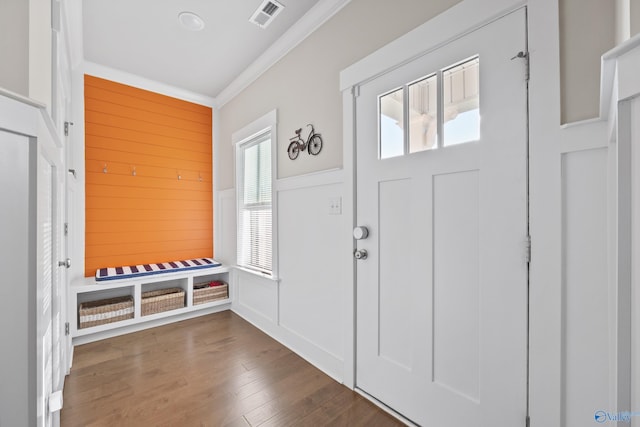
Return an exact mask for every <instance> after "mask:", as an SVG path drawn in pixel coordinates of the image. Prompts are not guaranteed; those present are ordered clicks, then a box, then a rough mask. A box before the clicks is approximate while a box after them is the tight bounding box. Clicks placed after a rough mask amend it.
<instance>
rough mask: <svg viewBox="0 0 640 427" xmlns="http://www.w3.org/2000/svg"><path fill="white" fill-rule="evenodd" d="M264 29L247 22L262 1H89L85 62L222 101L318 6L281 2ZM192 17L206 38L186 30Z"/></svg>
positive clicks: (298, 0)
mask: <svg viewBox="0 0 640 427" xmlns="http://www.w3.org/2000/svg"><path fill="white" fill-rule="evenodd" d="M278 1H279V2H280V3H281V4H283V5H284V9H283V10H282V12H281V13H280V14H279V15H278V16H277V17H276V18H275V19H274V20H273V22H272V23H271V24H270V25H269V26H268V27H267V28H266V29H261V28H260V27H258V26H257V25H255V24H252V23H250V22H249V18H250V17H251V15H252V14H253V12H254V11H255V10H256V9H257V8H258V6H259V5H260V4H261V3H262V0H84V1H83V2H82V7H83V44H84V59H85V60H87V61H90V62H93V63H97V64H100V65H104V66H107V67H111V68H115V69H118V70H122V71H125V72H128V73H131V74H135V75H138V76H141V77H145V78H147V79H151V80H154V81H157V82H161V83H165V84H168V85H171V86H175V87H177V88H181V89H186V90H189V91H192V92H195V93H199V94H202V95H207V96H210V97H214V98H215V97H216V96H218V95H219V94H220V92H222V91H223V89H225V88H226V87H227V86H229V84H230V83H232V82H233V81H234V79H235V78H236V77H237V76H238V75H240V74H241V73H242V72H243V71H244V70H245V69H247V67H249V66H250V65H251V64H252V63H253V62H254V61H255V60H256V59H257V58H258V57H260V55H261V54H263V52H265V50H267V49H268V48H269V47H270V46H271V45H273V44H274V42H275V41H276V40H278V39H279V38H280V37H281V36H282V35H283V34H284V33H285V32H287V30H288V29H289V28H290V27H291V26H292V25H293V24H294V23H296V21H298V20H300V18H301V17H303V15H305V13H306V12H308V11H309V9H311V8H312V7H313V6H314V5H315V4H316V3H318V2H319V0H278ZM183 11H189V12H194V13H196V14H198V15H199V16H201V17H202V18H203V19H204V21H205V28H204V30H202V31H198V32H193V31H189V30H186V29H184V28H182V27H181V26H180V25H179V23H178V14H179V13H180V12H183Z"/></svg>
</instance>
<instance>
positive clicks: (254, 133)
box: [231, 110, 279, 280]
mask: <svg viewBox="0 0 640 427" xmlns="http://www.w3.org/2000/svg"><path fill="white" fill-rule="evenodd" d="M277 124H278V114H277V110H272V111H270V112H268V113H267V114H265V115H264V116H262V117H260V118H258V119H256V120H254V121H253V122H251V123H249V124H248V125H246V126H244V127H243V128H241V129H239V130H237V131H236V132H234V133H233V134H232V135H231V142H232V144H233V145H234V156H235V162H234V163H235V174H234V178H235V182H234V187H235V198H236V245H238V240H239V234H238V232H239V225H240V223H239V216H240V203H241V201H240V200H239V197H238V195H239V190H240V189H239V184H240V183H241V182H242V176H241V173H242V172H243V167H244V166H243V165H242V160H243V159H242V156H239V152H240V150H241V149H244V148H245V146H246V144H247V143H250V142H251V141H252V140H253V139H255V138H257V137H260V136H261V135H263V134H265V133H270V135H271V274H267V273H265V272H264V271H261V270H257V269H256V270H254V269H251V268H248V267H246V266H240V265H238V259H237V250H236V262H235V265H236V268H238V269H240V270H242V271H245V272H247V273H250V274H255V275H257V276H259V277H263V278H268V279H271V280H278V277H279V276H278V199H277V194H278V193H277V191H276V187H275V185H276V179H275V177H276V172H277V152H276V147H277V141H278V138H277ZM236 249H238V246H236Z"/></svg>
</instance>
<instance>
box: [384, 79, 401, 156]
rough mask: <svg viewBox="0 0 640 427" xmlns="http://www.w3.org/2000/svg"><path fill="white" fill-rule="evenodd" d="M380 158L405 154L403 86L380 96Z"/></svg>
mask: <svg viewBox="0 0 640 427" xmlns="http://www.w3.org/2000/svg"><path fill="white" fill-rule="evenodd" d="M379 102H380V104H379V108H380V113H379V114H380V117H379V121H378V126H379V132H380V158H381V159H386V158H389V157H396V156H402V155H403V154H404V91H403V89H402V88H400V89H398V90H396V91H393V92H390V93H388V94H386V95H382V96H380V98H379Z"/></svg>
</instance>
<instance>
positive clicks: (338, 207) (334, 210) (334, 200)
mask: <svg viewBox="0 0 640 427" xmlns="http://www.w3.org/2000/svg"><path fill="white" fill-rule="evenodd" d="M329 215H342V197H329Z"/></svg>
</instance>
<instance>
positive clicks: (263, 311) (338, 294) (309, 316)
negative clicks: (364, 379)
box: [233, 171, 352, 381]
mask: <svg viewBox="0 0 640 427" xmlns="http://www.w3.org/2000/svg"><path fill="white" fill-rule="evenodd" d="M342 181H343V174H342V172H341V171H332V172H321V173H318V174H315V175H310V176H305V177H293V178H287V179H283V180H278V181H277V182H276V200H277V203H278V212H279V215H278V253H279V254H281V256H280V258H279V262H278V271H279V277H278V280H277V281H274V280H269V279H265V278H260V277H257V276H255V275H253V274H251V273H246V272H242V271H239V272H238V273H237V275H236V282H235V285H236V291H237V293H236V295H235V297H236V298H235V300H234V303H233V310H234V311H236V312H237V313H238V314H240V315H241V316H243V317H245V318H246V319H247V320H249V321H251V322H252V323H254V324H255V325H256V326H258V327H260V328H261V329H263V330H265V331H266V332H268V333H269V334H271V335H272V336H274V337H276V338H277V339H279V340H280V341H281V342H283V343H284V344H285V345H287V346H289V347H290V348H292V349H294V351H296V352H297V353H299V354H300V355H302V356H303V357H305V358H306V359H307V360H309V361H311V362H312V363H314V364H315V365H316V366H318V367H319V368H320V369H322V370H324V371H325V372H326V373H327V374H329V375H330V376H332V377H334V378H336V379H337V380H338V381H343V379H344V363H345V346H344V344H345V340H346V334H347V333H349V332H348V326H347V325H345V317H344V313H345V308H346V307H345V303H346V301H345V298H344V295H345V291H346V288H347V287H349V286H351V278H350V277H349V264H350V263H351V262H352V254H351V252H350V248H351V237H350V220H349V219H350V217H349V211H350V210H349V209H345V210H344V211H343V213H342V214H341V215H331V214H329V201H330V199H332V198H336V197H340V198H344V194H345V192H344V185H343V184H342Z"/></svg>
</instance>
